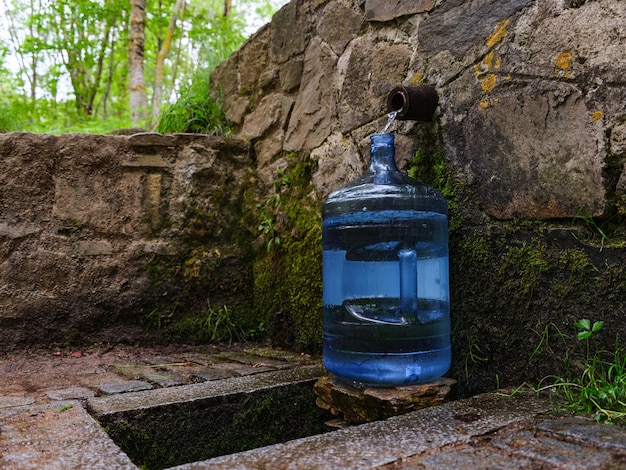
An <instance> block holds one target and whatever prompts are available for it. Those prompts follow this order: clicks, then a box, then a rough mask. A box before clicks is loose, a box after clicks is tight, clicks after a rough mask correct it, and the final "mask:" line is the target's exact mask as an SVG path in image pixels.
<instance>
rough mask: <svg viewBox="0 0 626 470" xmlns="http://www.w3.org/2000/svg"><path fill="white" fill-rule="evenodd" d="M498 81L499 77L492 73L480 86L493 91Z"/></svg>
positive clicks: (484, 89)
mask: <svg viewBox="0 0 626 470" xmlns="http://www.w3.org/2000/svg"><path fill="white" fill-rule="evenodd" d="M497 82H498V77H496V75H495V74H493V73H490V74H489V75H487V76H486V77H485V78H483V80H482V81H481V82H480V87H481V88H482V89H483V91H492V90H493V89H494V88H495V87H496V83H497Z"/></svg>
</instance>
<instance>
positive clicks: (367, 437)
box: [0, 350, 626, 470]
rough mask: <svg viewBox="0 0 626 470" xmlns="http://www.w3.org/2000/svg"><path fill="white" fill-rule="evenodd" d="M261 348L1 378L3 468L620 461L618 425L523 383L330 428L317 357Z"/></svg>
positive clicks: (532, 465)
mask: <svg viewBox="0 0 626 470" xmlns="http://www.w3.org/2000/svg"><path fill="white" fill-rule="evenodd" d="M260 353H261V351H259V350H257V351H253V352H247V353H238V354H235V355H232V354H230V355H229V354H225V355H222V356H221V357H220V355H217V356H212V359H211V360H210V364H209V366H208V367H207V366H206V365H205V366H203V367H200V364H199V363H200V362H201V361H198V360H197V359H196V360H195V361H189V360H187V359H186V358H178V359H177V360H178V362H169V363H167V364H159V365H158V367H157V365H154V364H153V365H145V364H144V365H129V364H126V365H123V366H120V365H119V364H118V365H117V366H116V369H115V372H116V373H117V375H120V374H121V375H122V376H123V377H125V378H127V379H129V380H125V381H124V380H121V381H117V382H115V383H112V384H100V386H99V388H98V390H99V392H97V393H100V394H102V396H95V395H96V393H95V392H94V391H93V390H91V389H89V388H88V387H87V388H85V387H81V386H75V385H76V384H72V383H67V384H66V385H67V388H64V389H58V390H52V391H48V392H46V396H47V397H48V398H49V400H47V402H46V400H43V401H42V400H40V399H39V400H34V399H33V400H29V398H28V397H27V396H24V395H23V394H22V395H21V396H20V395H15V394H13V395H11V394H10V393H9V394H8V395H7V394H6V392H3V393H4V396H0V468H3V469H5V468H6V469H23V468H42V469H74V468H76V469H83V468H84V469H127V468H128V469H134V468H138V467H139V468H177V469H203V468H207V469H209V468H210V469H229V470H230V469H239V468H240V469H344V468H345V469H368V468H380V469H409V468H411V469H415V468H420V469H435V468H437V469H442V468H444V469H445V468H458V467H461V468H503V469H507V468H511V469H513V468H514V469H520V468H529V469H543V468H551V469H552V468H564V469H565V468H567V469H570V468H581V469H582V468H585V469H589V468H626V430H625V429H624V428H622V427H619V426H608V425H604V424H599V423H595V422H594V421H593V420H592V419H590V418H581V417H571V416H565V417H564V416H558V415H554V414H548V413H549V412H550V411H552V410H553V408H554V404H553V403H551V402H550V401H549V400H547V399H544V398H539V397H536V396H535V395H534V394H516V395H513V396H507V395H503V394H497V393H493V394H485V395H480V396H476V397H472V398H469V399H465V400H457V401H451V402H447V403H443V404H441V405H436V406H432V407H428V408H424V409H421V410H418V411H412V412H408V413H406V414H402V415H400V416H394V417H391V418H388V419H385V420H380V421H376V422H371V423H367V424H361V425H353V426H350V427H347V428H344V429H339V430H332V431H330V430H329V429H328V428H327V427H325V425H324V421H325V420H327V419H328V418H329V416H328V415H327V414H325V412H324V411H323V410H321V409H319V408H317V407H316V406H315V405H314V402H315V396H314V393H313V385H314V383H315V382H316V381H317V380H318V379H319V378H320V377H323V376H324V375H325V371H324V370H323V368H322V367H321V365H320V364H319V363H318V362H316V361H313V360H309V359H306V360H302V359H301V358H298V356H297V355H291V356H289V355H282V356H280V358H279V352H276V351H274V352H272V351H269V353H268V351H267V350H265V351H263V352H262V354H261V355H260V356H259V355H258V354H260ZM270 356H272V357H270ZM0 365H1V364H0ZM212 366H214V367H212ZM177 367H178V368H179V369H185V368H189V367H192V368H195V371H196V373H198V374H199V373H200V370H202V371H203V374H204V380H206V381H204V382H201V383H187V384H182V385H181V383H182V382H181V380H176V379H175V377H174V376H175V375H176V374H179V376H180V377H183V378H185V377H186V378H187V379H190V378H191V376H190V375H188V374H185V373H182V374H181V373H180V370H179V371H178V372H176V373H174V372H172V373H170V371H173V370H175V369H176V368H177ZM186 370H188V369H186ZM211 370H213V372H216V371H218V372H216V374H215V375H211V372H210V371H211ZM131 371H132V372H131ZM157 371H158V373H157ZM94 373H95V372H94ZM207 374H208V375H207ZM229 375H230V377H229ZM76 377H78V375H77V376H75V378H76ZM133 377H134V378H133ZM197 377H199V376H196V378H197ZM135 378H145V379H148V380H147V381H146V380H139V381H138V380H136V379H135ZM131 379H132V380H131ZM211 379H215V380H211ZM76 381H77V383H83V384H84V381H85V379H84V378H82V379H81V380H78V379H76ZM159 381H160V382H159ZM183 382H184V381H183ZM158 383H160V386H161V387H162V388H153V387H154V385H155V384H158ZM167 385H171V386H167ZM141 388H149V389H146V390H137V389H141ZM8 390H10V388H9V389H8ZM132 390H137V391H132ZM106 393H108V394H106ZM242 449H249V450H242ZM219 454H225V455H221V456H217V457H212V455H219Z"/></svg>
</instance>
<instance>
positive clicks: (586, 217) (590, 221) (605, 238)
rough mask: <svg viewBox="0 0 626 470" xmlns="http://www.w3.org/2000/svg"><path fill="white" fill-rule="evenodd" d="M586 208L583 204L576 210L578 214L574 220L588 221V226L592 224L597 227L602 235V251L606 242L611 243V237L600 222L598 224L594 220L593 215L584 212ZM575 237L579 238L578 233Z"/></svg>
mask: <svg viewBox="0 0 626 470" xmlns="http://www.w3.org/2000/svg"><path fill="white" fill-rule="evenodd" d="M584 209H585V206H581V207H580V208H579V209H578V211H577V212H576V215H575V216H574V222H577V221H582V222H584V223H586V224H587V225H588V226H590V227H591V228H593V229H595V230H596V231H597V232H598V233H599V234H600V236H601V237H602V239H601V240H600V251H602V248H604V244H605V243H611V239H610V238H609V237H608V236H607V235H606V233H605V232H604V231H603V230H602V228H601V227H600V226H599V225H598V224H596V221H595V220H593V216H591V215H583V214H582V211H583V210H584ZM574 238H576V239H577V240H578V238H577V237H576V235H574Z"/></svg>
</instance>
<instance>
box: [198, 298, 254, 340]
mask: <svg viewBox="0 0 626 470" xmlns="http://www.w3.org/2000/svg"><path fill="white" fill-rule="evenodd" d="M204 327H205V331H206V333H207V334H208V336H209V341H210V342H222V341H225V342H227V343H228V345H229V346H230V345H231V344H232V343H233V341H239V340H241V339H242V338H243V337H244V336H245V335H244V332H243V331H242V329H241V327H240V326H239V325H237V323H235V321H234V319H233V313H232V311H231V310H230V309H229V308H228V307H227V306H226V305H224V306H222V307H220V308H213V307H212V306H211V302H210V301H209V300H208V299H207V310H206V319H205V320H204Z"/></svg>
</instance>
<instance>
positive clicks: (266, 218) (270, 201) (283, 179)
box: [256, 168, 290, 252]
mask: <svg viewBox="0 0 626 470" xmlns="http://www.w3.org/2000/svg"><path fill="white" fill-rule="evenodd" d="M277 173H278V179H276V180H275V181H274V194H272V195H270V196H268V197H267V198H266V199H265V203H264V204H257V205H256V208H257V210H258V211H259V217H260V218H259V226H258V231H259V232H260V234H261V236H262V237H263V239H264V240H265V242H266V248H267V251H268V252H269V251H270V250H271V249H272V247H273V246H275V247H279V246H280V245H281V240H280V236H279V235H278V231H277V229H276V224H275V221H274V219H275V217H276V215H277V214H278V213H279V210H280V205H281V195H282V194H283V193H284V192H285V191H287V190H288V189H289V185H290V183H289V177H288V176H287V175H286V174H285V170H283V169H282V168H279V169H278V170H277Z"/></svg>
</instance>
